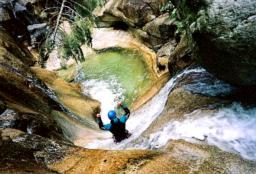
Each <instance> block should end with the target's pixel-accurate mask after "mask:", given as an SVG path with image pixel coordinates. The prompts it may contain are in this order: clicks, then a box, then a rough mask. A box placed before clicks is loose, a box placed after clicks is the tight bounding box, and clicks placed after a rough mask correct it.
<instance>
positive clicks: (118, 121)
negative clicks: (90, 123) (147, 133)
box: [97, 106, 131, 142]
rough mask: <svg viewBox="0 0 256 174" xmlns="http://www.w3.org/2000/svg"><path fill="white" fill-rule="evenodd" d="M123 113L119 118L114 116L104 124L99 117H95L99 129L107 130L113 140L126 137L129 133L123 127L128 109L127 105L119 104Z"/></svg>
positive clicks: (127, 115)
mask: <svg viewBox="0 0 256 174" xmlns="http://www.w3.org/2000/svg"><path fill="white" fill-rule="evenodd" d="M121 108H122V109H123V110H124V112H125V114H124V115H123V116H121V117H120V118H117V117H116V118H114V119H113V120H111V122H110V123H109V124H106V125H104V124H103V122H102V120H101V118H97V122H98V124H99V127H100V129H102V130H109V131H110V132H111V133H112V134H113V136H114V140H115V142H120V141H122V140H124V139H126V138H128V137H129V136H130V135H131V134H130V133H129V132H128V131H127V130H126V129H125V123H126V121H127V120H128V118H129V116H130V110H129V109H128V108H127V107H124V106H121Z"/></svg>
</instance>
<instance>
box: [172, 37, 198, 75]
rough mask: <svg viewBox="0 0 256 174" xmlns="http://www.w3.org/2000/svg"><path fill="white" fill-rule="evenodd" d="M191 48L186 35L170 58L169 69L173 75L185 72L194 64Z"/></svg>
mask: <svg viewBox="0 0 256 174" xmlns="http://www.w3.org/2000/svg"><path fill="white" fill-rule="evenodd" d="M194 62H195V60H194V59H193V57H192V52H191V48H190V46H189V41H188V39H187V36H186V35H183V36H182V38H181V40H180V42H179V43H178V45H177V46H176V47H175V49H174V50H173V51H172V52H171V54H170V56H169V62H168V69H169V72H170V73H171V74H175V73H176V72H177V71H180V70H183V69H184V68H186V67H187V66H189V65H191V64H192V63H194Z"/></svg>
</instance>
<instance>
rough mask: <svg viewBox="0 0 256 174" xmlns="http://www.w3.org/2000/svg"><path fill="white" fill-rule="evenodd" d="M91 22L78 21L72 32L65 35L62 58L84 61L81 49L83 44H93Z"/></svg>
mask: <svg viewBox="0 0 256 174" xmlns="http://www.w3.org/2000/svg"><path fill="white" fill-rule="evenodd" d="M90 28H91V22H90V21H89V20H82V19H81V20H77V21H75V22H74V24H73V27H72V32H71V33H70V34H69V35H65V36H64V37H63V41H62V57H63V58H65V59H69V58H70V57H74V58H75V60H76V61H83V60H84V56H83V53H82V51H81V49H80V46H81V45H82V44H90V43H91V32H90Z"/></svg>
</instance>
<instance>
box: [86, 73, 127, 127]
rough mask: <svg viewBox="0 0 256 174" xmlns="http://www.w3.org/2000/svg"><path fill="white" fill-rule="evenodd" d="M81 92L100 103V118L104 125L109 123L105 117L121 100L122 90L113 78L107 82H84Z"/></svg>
mask: <svg viewBox="0 0 256 174" xmlns="http://www.w3.org/2000/svg"><path fill="white" fill-rule="evenodd" d="M82 87H83V92H84V93H85V94H86V95H90V96H91V97H92V98H94V99H96V100H98V101H100V102H101V113H100V114H101V116H102V117H101V118H102V121H103V123H104V124H107V123H109V122H110V120H109V119H108V117H107V114H108V111H110V110H114V109H115V106H116V102H117V98H118V99H123V98H124V97H123V94H124V92H125V91H124V89H122V88H121V86H120V84H119V83H118V82H117V80H115V78H114V77H112V78H110V80H108V81H104V80H96V79H92V80H86V81H84V82H83V83H82Z"/></svg>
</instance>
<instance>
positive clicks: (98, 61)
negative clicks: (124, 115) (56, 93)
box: [61, 50, 153, 105]
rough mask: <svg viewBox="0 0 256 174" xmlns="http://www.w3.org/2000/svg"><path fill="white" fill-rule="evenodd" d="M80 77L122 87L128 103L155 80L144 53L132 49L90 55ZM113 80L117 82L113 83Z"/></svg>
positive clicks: (80, 79) (81, 67) (113, 86)
mask: <svg viewBox="0 0 256 174" xmlns="http://www.w3.org/2000/svg"><path fill="white" fill-rule="evenodd" d="M66 71H70V69H69V70H66ZM61 73H63V71H62V72H61ZM78 77H79V78H76V81H78V82H83V81H84V80H91V79H97V80H102V81H105V82H107V83H109V84H110V85H112V88H122V89H123V95H124V97H125V101H126V103H127V104H128V105H130V104H131V103H132V102H134V101H135V100H136V99H137V98H138V97H139V96H141V95H142V94H143V93H145V92H146V91H147V90H148V89H149V88H150V87H151V86H152V82H153V76H152V74H150V73H149V71H148V69H147V66H146V64H145V63H144V62H143V58H142V55H140V54H139V53H138V52H135V51H130V50H111V51H105V52H101V53H99V54H97V55H94V56H91V57H88V58H87V59H86V61H85V62H83V63H82V64H81V65H80V69H79V76H78ZM113 80H114V81H115V83H113V84H112V82H113ZM117 84H118V85H117ZM114 90H115V89H114ZM116 90H118V89H116Z"/></svg>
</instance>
